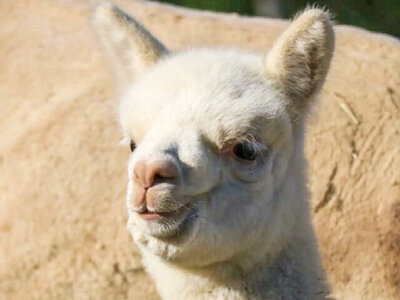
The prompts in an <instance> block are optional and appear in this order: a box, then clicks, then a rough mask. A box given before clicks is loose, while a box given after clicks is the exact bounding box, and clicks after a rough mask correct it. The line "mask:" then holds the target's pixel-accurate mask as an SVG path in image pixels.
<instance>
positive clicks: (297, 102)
mask: <svg viewBox="0 0 400 300" xmlns="http://www.w3.org/2000/svg"><path fill="white" fill-rule="evenodd" d="M334 45H335V38H334V31H333V22H332V21H331V16H330V14H329V12H327V11H326V10H323V9H320V8H315V7H311V8H307V9H305V10H304V11H303V12H300V13H299V14H297V16H296V17H295V19H294V21H293V23H292V24H291V25H290V26H289V28H288V29H287V30H286V31H285V32H284V33H283V34H282V35H281V36H280V38H279V39H278V41H277V42H276V43H275V45H274V46H273V48H272V50H271V52H270V53H269V54H268V56H267V58H266V62H265V64H266V73H267V76H269V77H270V78H272V79H273V80H274V82H275V84H276V85H277V86H278V89H279V90H281V91H283V94H284V95H285V96H286V98H287V101H288V105H289V109H290V111H291V112H292V115H294V116H301V115H303V114H304V112H305V111H306V110H307V109H308V108H309V107H310V104H311V103H312V100H313V99H314V97H315V96H316V95H317V94H318V92H319V91H320V89H321V87H322V85H323V83H324V81H325V78H326V75H327V73H328V70H329V65H330V61H331V58H332V56H333V51H334ZM294 119H295V117H294Z"/></svg>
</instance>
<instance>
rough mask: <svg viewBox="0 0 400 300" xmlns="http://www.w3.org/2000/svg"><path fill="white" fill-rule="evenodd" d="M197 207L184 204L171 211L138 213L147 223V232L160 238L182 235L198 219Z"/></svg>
mask: <svg viewBox="0 0 400 300" xmlns="http://www.w3.org/2000/svg"><path fill="white" fill-rule="evenodd" d="M197 211H198V210H197V207H196V206H194V205H184V206H182V207H180V208H179V209H177V210H175V211H171V212H151V211H148V210H146V211H143V212H140V213H137V214H138V215H139V217H140V218H141V219H142V220H144V221H145V223H146V232H147V233H148V234H150V235H151V236H153V237H155V238H159V239H173V238H176V237H178V236H179V237H182V236H183V235H185V233H186V232H188V231H189V230H190V228H191V227H192V226H191V225H193V224H194V221H195V220H196V219H197V217H198V214H197Z"/></svg>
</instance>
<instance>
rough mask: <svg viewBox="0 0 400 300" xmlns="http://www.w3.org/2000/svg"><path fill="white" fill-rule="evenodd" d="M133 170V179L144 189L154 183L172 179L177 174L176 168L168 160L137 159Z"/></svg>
mask: <svg viewBox="0 0 400 300" xmlns="http://www.w3.org/2000/svg"><path fill="white" fill-rule="evenodd" d="M133 172H134V174H135V180H136V181H137V182H138V183H139V184H140V185H141V186H142V187H143V188H145V189H146V188H149V187H151V186H153V185H154V184H156V183H161V182H165V181H167V180H171V179H172V180H173V179H175V178H176V177H177V176H178V168H177V167H176V166H175V164H174V163H172V162H170V161H155V162H151V163H145V162H144V161H138V162H137V163H136V165H135V167H134V169H133Z"/></svg>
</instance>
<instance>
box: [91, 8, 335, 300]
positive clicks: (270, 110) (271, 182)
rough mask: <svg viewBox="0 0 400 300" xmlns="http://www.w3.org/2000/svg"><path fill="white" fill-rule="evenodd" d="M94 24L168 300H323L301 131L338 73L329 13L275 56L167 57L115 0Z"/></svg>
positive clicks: (148, 256)
mask: <svg viewBox="0 0 400 300" xmlns="http://www.w3.org/2000/svg"><path fill="white" fill-rule="evenodd" d="M94 25H95V28H96V29H97V31H98V33H99V36H100V38H101V40H102V41H103V44H104V45H105V47H106V48H107V50H108V52H109V54H110V55H111V57H112V59H113V61H114V65H115V69H116V71H117V75H118V77H119V79H120V82H122V83H123V87H124V93H123V96H122V99H121V103H120V110H119V112H120V115H119V116H120V122H121V126H122V128H123V131H124V134H125V136H126V139H127V140H128V141H130V143H131V149H132V155H131V157H130V160H129V164H128V173H129V183H128V193H127V209H128V215H129V221H128V229H129V231H130V233H131V234H132V236H133V239H134V241H135V242H136V244H137V245H138V246H139V248H140V250H141V252H142V255H143V263H144V265H145V267H146V269H147V271H148V272H149V273H150V275H151V277H152V278H153V279H154V280H155V282H156V285H157V289H158V291H159V293H160V294H161V296H162V298H163V299H307V300H308V299H327V294H328V293H329V291H328V288H327V285H326V282H325V278H324V273H323V270H322V268H321V263H320V258H319V255H318V251H317V246H316V241H315V234H314V230H313V228H312V225H311V218H310V214H309V206H308V194H307V190H306V176H305V169H306V166H305V161H304V154H303V131H304V123H305V119H306V115H307V112H308V110H309V108H310V106H311V105H312V103H313V100H314V98H315V96H316V95H317V94H318V92H319V90H320V88H321V86H322V84H323V82H324V80H325V77H326V73H327V71H328V68H329V63H330V60H331V56H332V52H333V48H334V35H333V30H332V25H331V23H330V20H329V17H328V15H327V14H326V13H324V12H323V11H321V10H318V9H309V10H306V11H305V12H304V13H303V14H301V15H300V16H299V17H298V18H297V19H296V20H295V21H294V22H293V24H292V25H291V26H290V27H289V28H288V29H287V30H286V32H285V33H284V34H283V35H282V36H281V37H280V39H279V40H278V41H277V42H276V44H275V46H274V47H273V49H272V50H271V51H270V52H269V54H267V55H259V54H251V53H243V52H239V51H233V50H229V51H227V50H212V49H193V50H188V51H183V52H179V53H171V52H169V51H168V50H167V49H166V47H165V46H163V45H162V44H161V43H160V42H159V41H157V40H156V39H155V38H154V37H153V36H152V35H150V33H149V32H147V31H146V30H145V29H144V28H143V27H142V26H141V25H140V24H138V23H137V22H136V21H135V20H134V19H132V18H131V17H129V16H128V15H126V14H125V13H124V12H122V11H121V10H119V9H118V8H117V7H115V6H114V5H112V4H103V5H100V6H99V7H97V9H96V12H95V16H94Z"/></svg>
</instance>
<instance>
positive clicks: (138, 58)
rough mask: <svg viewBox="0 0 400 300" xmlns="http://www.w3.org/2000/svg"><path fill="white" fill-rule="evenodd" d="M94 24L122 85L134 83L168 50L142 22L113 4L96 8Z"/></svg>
mask: <svg viewBox="0 0 400 300" xmlns="http://www.w3.org/2000/svg"><path fill="white" fill-rule="evenodd" d="M93 26H94V28H95V30H96V31H97V33H98V35H99V37H100V39H101V40H102V42H103V44H104V46H105V48H106V50H107V52H108V53H109V55H110V56H111V59H112V60H113V63H114V66H115V69H116V72H117V76H118V79H119V80H120V83H122V84H127V83H129V82H131V81H132V80H133V79H135V78H136V77H137V75H139V74H140V73H142V72H143V71H145V70H146V69H148V68H149V67H151V66H152V65H154V64H155V63H156V62H157V61H158V60H159V59H160V58H161V57H162V56H163V55H165V54H167V53H168V50H167V49H166V48H165V47H164V46H163V45H162V44H161V43H160V42H159V41H158V40H157V39H156V38H154V37H153V36H152V35H151V34H150V33H149V32H148V31H147V30H146V29H145V28H144V27H143V26H142V25H140V24H139V23H138V22H137V21H136V20H134V19H133V18H132V17H130V16H129V15H127V14H126V13H125V12H123V11H122V10H120V9H119V8H118V7H117V6H115V5H114V4H112V3H102V4H100V5H98V6H97V7H96V9H95V12H94V18H93Z"/></svg>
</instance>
